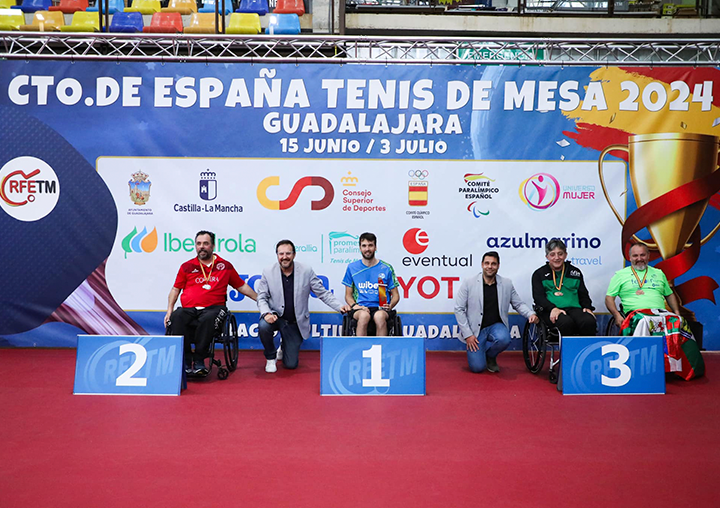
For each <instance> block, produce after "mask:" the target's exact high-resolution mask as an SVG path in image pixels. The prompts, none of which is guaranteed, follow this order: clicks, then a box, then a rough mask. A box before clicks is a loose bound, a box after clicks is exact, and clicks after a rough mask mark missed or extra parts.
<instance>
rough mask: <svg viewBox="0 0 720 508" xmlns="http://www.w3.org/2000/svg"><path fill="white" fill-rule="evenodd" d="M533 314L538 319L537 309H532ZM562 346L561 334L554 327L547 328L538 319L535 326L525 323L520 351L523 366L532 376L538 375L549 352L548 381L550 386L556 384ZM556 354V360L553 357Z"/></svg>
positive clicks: (542, 321)
mask: <svg viewBox="0 0 720 508" xmlns="http://www.w3.org/2000/svg"><path fill="white" fill-rule="evenodd" d="M534 310H535V313H536V314H537V315H538V318H540V313H539V312H538V311H539V309H538V307H537V306H536V307H534ZM561 344H562V334H561V333H560V330H558V328H557V327H555V326H549V325H548V324H547V323H545V321H544V320H543V319H542V318H540V322H539V323H537V324H533V323H530V322H529V321H528V322H527V323H525V329H524V330H523V336H522V351H523V358H524V360H525V366H526V367H527V368H528V370H529V371H530V372H531V373H533V374H538V373H539V372H540V371H541V370H542V368H543V366H544V365H545V356H546V354H547V351H548V350H550V370H549V372H548V379H549V380H550V382H551V383H552V384H557V382H558V376H559V369H558V368H557V366H558V364H559V363H560V347H561ZM556 354H557V359H556V358H555V355H556Z"/></svg>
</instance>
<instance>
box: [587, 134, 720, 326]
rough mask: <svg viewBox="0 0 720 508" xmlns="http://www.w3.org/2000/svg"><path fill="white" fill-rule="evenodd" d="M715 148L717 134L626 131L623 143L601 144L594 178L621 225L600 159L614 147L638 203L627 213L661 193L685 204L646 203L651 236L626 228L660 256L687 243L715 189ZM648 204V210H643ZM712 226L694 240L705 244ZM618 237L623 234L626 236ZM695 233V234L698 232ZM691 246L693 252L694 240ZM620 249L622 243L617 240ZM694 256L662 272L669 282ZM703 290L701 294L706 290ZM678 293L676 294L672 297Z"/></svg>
mask: <svg viewBox="0 0 720 508" xmlns="http://www.w3.org/2000/svg"><path fill="white" fill-rule="evenodd" d="M719 149H720V139H719V138H717V137H715V136H708V135H704V134H690V133H660V134H639V135H635V136H629V138H628V144H627V145H610V146H608V147H607V148H605V149H604V150H603V151H602V153H601V154H600V157H599V159H598V168H599V174H600V183H601V185H602V189H603V193H604V194H605V199H606V200H607V202H608V204H609V205H610V208H611V209H612V211H613V213H614V214H615V217H617V219H618V221H619V222H620V224H621V225H623V226H625V223H626V222H627V221H630V217H628V219H627V221H626V220H624V218H623V217H621V216H620V214H619V213H618V211H617V209H616V208H615V206H614V205H613V203H612V200H611V199H610V196H609V195H608V191H607V188H606V186H605V179H604V176H603V160H604V158H605V156H606V155H607V154H608V153H609V152H612V151H615V150H620V151H624V152H627V153H628V169H629V171H630V181H631V184H632V190H633V194H634V196H635V203H636V204H637V207H638V210H636V211H635V212H633V215H635V214H636V213H638V212H640V211H641V209H642V208H643V207H644V206H645V205H647V204H648V203H651V202H652V201H653V200H656V199H658V198H661V197H664V198H665V201H664V202H665V203H672V204H676V203H685V202H686V203H689V204H688V205H687V206H684V207H682V208H680V209H677V210H675V209H674V208H678V206H675V207H674V208H673V207H668V208H665V207H663V208H662V209H661V210H658V209H657V206H656V207H654V208H653V207H647V208H646V209H645V210H644V213H643V214H642V215H643V216H644V222H643V226H644V227H645V228H646V229H647V231H648V232H649V233H650V236H651V237H652V241H644V240H640V239H639V238H637V236H635V233H637V228H635V227H633V229H634V231H630V232H627V233H633V235H632V237H633V238H635V239H636V240H637V241H643V242H644V243H646V244H647V245H648V247H649V248H650V249H652V250H656V251H659V253H660V256H661V257H662V258H663V259H664V260H666V261H667V260H669V259H671V258H673V257H675V256H679V255H681V254H682V253H683V251H684V250H685V249H688V248H690V247H691V246H692V242H691V243H688V242H689V241H690V239H691V236H693V233H695V230H696V228H697V227H698V225H699V223H700V219H701V218H702V216H703V214H704V213H705V209H706V208H707V205H708V202H709V201H710V197H712V195H713V194H715V193H716V192H718V189H719V188H720V179H719V178H718V177H719V176H720V174H716V175H713V173H715V172H716V170H717V169H718V151H719ZM693 182H694V183H693ZM688 184H692V185H688ZM669 193H672V194H669ZM656 204H657V202H656ZM649 208H653V210H652V212H651V213H649V214H648V213H647V212H648V209H649ZM718 228H720V224H718V225H716V226H715V228H714V229H713V230H712V231H711V232H710V233H709V234H708V235H707V236H705V238H702V240H700V245H703V244H705V243H706V242H707V241H708V240H709V239H710V238H711V237H712V236H713V235H714V234H715V233H716V232H717V230H718ZM640 229H642V227H641V228H640ZM624 233H626V232H624ZM623 236H624V237H625V238H628V239H629V236H628V235H626V234H624V235H623ZM696 238H699V234H698V236H697V237H696ZM694 247H695V250H696V251H699V245H695V246H694ZM624 249H625V245H623V250H624ZM696 259H697V258H696V257H695V258H694V259H693V260H692V261H691V262H690V264H689V265H688V263H685V264H686V265H687V266H685V268H683V269H682V270H681V271H677V270H675V271H674V273H667V272H666V275H667V277H668V280H669V282H670V284H671V285H673V279H675V278H676V277H677V276H679V275H681V274H682V273H685V272H686V271H687V270H689V269H690V267H691V266H692V263H694V262H695V261H696ZM706 287H707V285H706ZM678 293H681V292H680V291H678ZM705 293H706V294H707V291H705ZM710 295H712V290H710ZM680 296H681V295H680V294H678V297H680ZM697 296H700V297H701V298H702V297H705V296H701V295H697ZM695 299H697V298H696V297H695V296H693V297H692V298H690V299H688V298H687V295H686V298H685V301H686V302H689V301H693V300H695ZM681 301H682V299H681ZM688 312H689V311H688ZM690 314H691V313H690Z"/></svg>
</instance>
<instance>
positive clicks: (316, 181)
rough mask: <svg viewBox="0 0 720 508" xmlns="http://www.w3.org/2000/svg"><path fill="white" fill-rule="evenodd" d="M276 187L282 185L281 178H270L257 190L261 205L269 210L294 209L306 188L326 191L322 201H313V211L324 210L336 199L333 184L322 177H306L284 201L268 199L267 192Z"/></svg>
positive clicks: (311, 207)
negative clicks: (313, 187) (317, 188)
mask: <svg viewBox="0 0 720 508" xmlns="http://www.w3.org/2000/svg"><path fill="white" fill-rule="evenodd" d="M275 185H280V177H279V176H268V177H267V178H265V179H264V180H263V181H261V182H260V185H258V188H257V198H258V201H259V202H260V204H261V205H263V206H264V207H265V208H267V209H268V210H287V209H288V208H292V207H293V206H294V205H295V203H296V202H297V200H298V198H299V197H300V193H301V192H302V191H303V189H304V188H305V187H312V186H315V187H320V188H322V189H323V190H324V191H325V195H324V196H323V197H322V199H318V200H316V201H312V204H311V206H310V209H311V210H324V209H325V208H327V207H328V206H330V203H332V201H333V198H334V197H335V189H334V188H333V186H332V184H331V183H330V182H329V181H328V180H327V179H325V178H323V177H322V176H306V177H303V178H301V179H300V180H298V181H297V182H295V185H294V186H293V188H292V191H290V195H289V196H288V197H287V198H286V199H283V200H282V201H276V200H271V199H268V197H267V190H268V189H269V188H270V187H273V186H275Z"/></svg>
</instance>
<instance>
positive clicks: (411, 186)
mask: <svg viewBox="0 0 720 508" xmlns="http://www.w3.org/2000/svg"><path fill="white" fill-rule="evenodd" d="M428 174H429V173H428V171H427V169H422V170H421V169H415V170H413V169H411V170H410V171H408V176H409V177H410V178H413V180H411V181H409V182H408V204H409V205H410V206H427V204H428V182H426V181H425V179H426V178H427V177H428Z"/></svg>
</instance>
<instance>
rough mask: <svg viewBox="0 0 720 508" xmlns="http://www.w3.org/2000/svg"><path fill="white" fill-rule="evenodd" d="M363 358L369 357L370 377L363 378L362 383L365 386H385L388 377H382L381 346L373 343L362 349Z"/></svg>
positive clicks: (388, 384) (387, 382) (387, 383)
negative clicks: (368, 347)
mask: <svg viewBox="0 0 720 508" xmlns="http://www.w3.org/2000/svg"><path fill="white" fill-rule="evenodd" d="M362 354H363V358H370V379H363V380H362V385H363V386H367V387H371V388H372V387H376V388H387V387H388V386H390V380H389V379H383V377H382V346H381V345H380V344H375V345H374V346H371V347H370V349H363V352H362Z"/></svg>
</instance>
